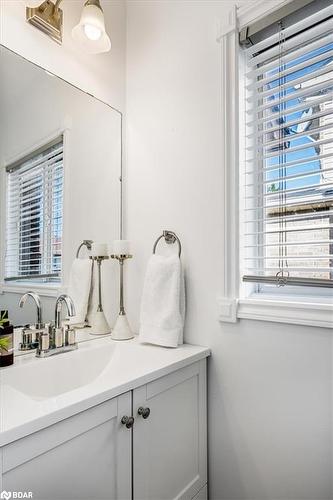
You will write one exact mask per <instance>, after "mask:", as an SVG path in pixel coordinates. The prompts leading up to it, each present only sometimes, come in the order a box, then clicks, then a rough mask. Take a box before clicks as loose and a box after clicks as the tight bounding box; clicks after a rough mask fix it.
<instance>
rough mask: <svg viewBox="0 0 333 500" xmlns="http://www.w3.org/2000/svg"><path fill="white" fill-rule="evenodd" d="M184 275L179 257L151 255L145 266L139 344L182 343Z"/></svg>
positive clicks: (167, 344) (166, 345)
mask: <svg viewBox="0 0 333 500" xmlns="http://www.w3.org/2000/svg"><path fill="white" fill-rule="evenodd" d="M184 319H185V287H184V275H183V272H182V267H181V262H180V259H179V257H178V255H169V256H164V255H152V256H151V258H150V260H149V262H148V266H147V272H146V277H145V282H144V287H143V294H142V301H141V315H140V332H139V341H140V342H142V343H149V344H156V345H160V346H164V347H177V345H179V344H182V343H183V329H184Z"/></svg>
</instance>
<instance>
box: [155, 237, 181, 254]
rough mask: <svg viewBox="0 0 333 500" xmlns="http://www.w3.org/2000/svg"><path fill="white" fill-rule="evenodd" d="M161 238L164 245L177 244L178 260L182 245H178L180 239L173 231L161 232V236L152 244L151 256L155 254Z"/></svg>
mask: <svg viewBox="0 0 333 500" xmlns="http://www.w3.org/2000/svg"><path fill="white" fill-rule="evenodd" d="M162 238H164V240H165V243H167V244H168V245H172V244H174V243H176V242H177V243H178V256H179V258H180V256H181V253H182V245H181V243H180V239H179V238H178V236H177V235H176V233H174V232H173V231H166V230H164V231H163V234H161V236H159V237H158V238H157V240H156V241H155V243H154V246H153V254H155V253H156V248H157V245H158V243H159V241H160V240H161V239H162Z"/></svg>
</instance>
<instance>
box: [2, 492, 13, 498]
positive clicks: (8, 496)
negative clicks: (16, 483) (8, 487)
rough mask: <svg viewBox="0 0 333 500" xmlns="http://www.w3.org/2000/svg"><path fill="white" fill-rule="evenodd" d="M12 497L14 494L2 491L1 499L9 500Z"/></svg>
mask: <svg viewBox="0 0 333 500" xmlns="http://www.w3.org/2000/svg"><path fill="white" fill-rule="evenodd" d="M11 497H12V494H11V492H10V491H2V492H1V495H0V498H1V499H2V498H4V499H5V500H9V499H10V498H11Z"/></svg>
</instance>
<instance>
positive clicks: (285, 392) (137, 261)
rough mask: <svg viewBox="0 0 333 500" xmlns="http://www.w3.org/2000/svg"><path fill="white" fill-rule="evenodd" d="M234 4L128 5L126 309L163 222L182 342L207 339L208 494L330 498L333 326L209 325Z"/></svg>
mask: <svg viewBox="0 0 333 500" xmlns="http://www.w3.org/2000/svg"><path fill="white" fill-rule="evenodd" d="M230 5H231V2H229V1H223V0H221V1H209V0H208V1H194V0H193V1H191V0H187V1H186V0H184V1H182V0H179V1H172V0H169V1H168V0H162V1H129V2H128V8H127V12H128V24H127V119H128V127H127V134H128V137H127V140H128V142H127V146H128V151H127V156H128V158H127V163H128V164H127V176H128V192H127V221H128V224H127V234H128V237H129V238H131V239H132V240H133V241H134V244H135V252H134V254H135V256H134V259H133V261H131V262H130V263H129V265H128V278H129V280H128V281H129V287H128V310H129V312H130V314H131V321H132V324H133V325H134V326H135V328H136V329H137V328H138V313H139V304H140V295H141V290H142V283H143V277H144V268H145V265H146V262H147V259H148V258H149V255H150V253H151V249H152V244H153V242H154V239H155V238H156V237H157V236H158V235H159V234H160V233H161V231H162V229H172V230H174V231H176V232H177V233H178V234H179V236H180V237H181V240H182V243H183V248H184V251H183V259H184V263H185V266H186V274H187V299H188V306H187V323H186V335H185V337H186V340H187V341H188V342H192V343H197V344H204V345H208V346H210V347H211V348H212V358H211V360H210V367H209V481H210V497H211V498H212V499H214V500H227V499H228V500H236V499H237V500H273V499H280V500H287V499H288V500H300V499H302V500H305V499H307V500H322V499H326V500H329V499H332V498H333V491H332V485H331V475H332V468H331V467H332V456H331V453H332V441H331V438H332V435H331V433H332V413H331V411H332V350H331V347H332V333H331V332H330V331H328V330H325V329H319V328H309V327H301V326H292V325H281V324H270V323H264V322H254V321H245V320H244V321H241V322H239V323H237V324H235V325H232V324H230V325H229V324H220V323H219V322H218V321H217V306H216V298H217V297H218V295H219V294H221V292H222V290H221V288H222V269H223V267H222V262H223V246H222V241H223V240H222V227H221V226H222V219H223V213H222V210H223V200H222V192H223V191H222V185H223V172H222V170H221V164H222V161H221V154H222V151H221V144H222V140H221V112H223V110H221V109H220V90H221V89H220V81H221V78H220V69H221V68H220V66H221V54H220V46H219V45H218V44H217V43H216V41H215V38H216V35H217V24H218V23H219V22H223V21H224V20H226V14H227V11H228V8H229V7H230Z"/></svg>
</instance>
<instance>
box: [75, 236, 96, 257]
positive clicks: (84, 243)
mask: <svg viewBox="0 0 333 500" xmlns="http://www.w3.org/2000/svg"><path fill="white" fill-rule="evenodd" d="M92 244H93V240H83V241H82V243H81V244H80V245H79V247H78V249H77V250H76V258H77V259H78V258H79V255H80V250H81V248H82V247H87V248H88V250H91V245H92Z"/></svg>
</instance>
